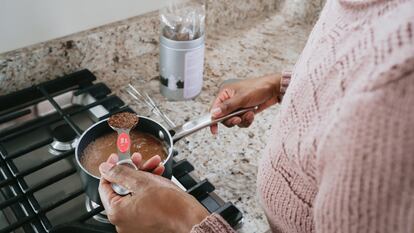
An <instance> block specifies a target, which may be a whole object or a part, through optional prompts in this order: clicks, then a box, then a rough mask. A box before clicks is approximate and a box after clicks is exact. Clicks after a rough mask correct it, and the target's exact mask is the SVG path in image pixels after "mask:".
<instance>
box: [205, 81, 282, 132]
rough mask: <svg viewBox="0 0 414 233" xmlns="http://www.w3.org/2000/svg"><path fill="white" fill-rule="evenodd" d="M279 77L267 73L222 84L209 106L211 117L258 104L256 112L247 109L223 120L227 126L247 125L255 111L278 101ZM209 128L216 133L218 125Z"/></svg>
mask: <svg viewBox="0 0 414 233" xmlns="http://www.w3.org/2000/svg"><path fill="white" fill-rule="evenodd" d="M280 79H281V75H267V76H264V77H261V78H253V79H246V80H242V81H238V82H234V83H230V84H225V85H223V87H222V88H221V89H220V91H219V94H218V96H217V98H216V99H215V100H214V102H213V105H212V107H211V113H212V116H213V118H219V117H222V116H225V115H227V114H229V113H231V112H233V111H236V110H238V109H240V108H248V107H254V106H259V108H258V110H257V111H256V112H253V111H249V112H246V113H244V114H243V115H242V116H236V117H232V118H230V119H228V120H226V121H225V122H223V124H224V125H225V126H227V127H233V126H235V125H237V126H239V127H249V126H250V125H251V124H252V122H253V120H254V114H255V113H259V112H261V111H263V110H264V109H266V108H268V107H270V106H272V105H274V104H276V103H278V102H279V91H280ZM210 130H211V132H212V133H213V134H217V133H218V126H217V125H212V126H211V127H210Z"/></svg>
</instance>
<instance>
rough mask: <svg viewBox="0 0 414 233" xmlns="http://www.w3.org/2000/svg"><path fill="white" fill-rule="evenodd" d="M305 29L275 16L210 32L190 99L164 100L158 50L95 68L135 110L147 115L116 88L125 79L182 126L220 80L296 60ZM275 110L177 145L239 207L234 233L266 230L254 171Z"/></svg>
mask: <svg viewBox="0 0 414 233" xmlns="http://www.w3.org/2000/svg"><path fill="white" fill-rule="evenodd" d="M308 32H309V27H305V26H302V25H287V24H286V22H285V21H284V20H283V18H281V17H280V16H277V15H268V16H266V17H262V18H259V19H255V20H252V21H249V22H247V23H246V22H243V23H240V24H239V25H235V26H234V27H233V28H231V29H230V28H228V29H227V30H222V31H209V33H208V36H207V41H206V58H205V62H206V64H205V72H204V86H203V90H202V93H201V94H200V95H199V96H198V97H197V98H196V99H194V100H192V101H184V102H168V101H166V100H165V98H164V97H163V96H161V94H160V93H159V80H158V78H157V75H158V71H157V69H156V65H157V61H158V54H157V53H152V54H147V55H146V56H145V57H141V58H139V59H136V60H134V59H133V60H124V61H122V62H119V63H118V64H116V65H115V66H112V67H106V68H104V69H102V70H98V72H97V76H98V79H100V80H101V81H103V82H105V83H106V84H107V85H109V86H110V88H111V89H112V90H113V91H114V92H116V93H117V94H118V95H120V96H121V98H122V99H123V100H124V101H126V102H127V103H129V104H130V105H131V106H132V108H133V109H134V110H135V111H137V112H138V113H141V114H144V115H146V114H148V111H147V108H146V107H145V106H144V105H141V104H136V103H135V102H134V101H132V99H131V98H130V97H129V96H128V95H126V94H124V93H122V92H121V91H120V90H121V89H122V88H123V87H124V86H125V85H126V84H127V83H128V82H132V83H133V84H134V86H136V87H137V88H140V89H142V90H146V91H147V92H149V94H150V96H151V97H152V98H153V99H154V100H155V101H156V102H157V103H158V104H159V105H160V108H161V109H162V110H164V111H165V113H166V114H167V115H168V116H169V117H170V118H171V119H172V120H173V121H174V122H175V123H176V124H182V123H184V122H185V121H188V120H190V119H194V118H197V117H198V116H200V115H202V114H204V113H207V111H208V108H209V106H210V104H211V102H212V100H213V98H214V96H215V94H216V92H217V90H218V88H219V85H220V84H221V82H222V81H224V80H226V79H233V78H238V79H245V78H252V77H257V76H261V75H264V74H267V73H272V72H278V71H279V72H280V71H281V70H283V69H290V68H291V67H292V65H293V64H294V62H295V60H296V59H297V58H298V55H299V53H300V51H301V49H302V47H303V45H304V43H305V40H306V38H307V35H308ZM139 63H145V64H147V66H146V67H147V69H146V70H140V69H139V68H137V65H136V64H139ZM141 67H142V66H141ZM114 71H116V73H114ZM277 113H278V108H277V106H274V107H272V108H270V109H269V110H267V111H265V112H264V113H262V114H260V115H258V116H257V118H256V119H255V121H254V123H253V125H252V126H251V127H250V128H248V129H239V128H231V129H227V128H224V127H220V129H219V135H218V136H217V137H213V136H212V135H211V134H210V131H209V130H208V129H204V130H201V131H199V132H197V133H195V134H193V135H191V136H189V137H188V144H186V143H184V142H179V143H177V144H176V148H177V149H178V151H179V152H180V154H179V158H186V159H187V160H189V161H190V162H191V163H192V164H193V165H194V166H195V171H194V174H195V175H196V176H198V177H199V178H201V179H204V178H207V179H209V180H210V181H211V182H212V183H213V184H214V185H215V187H216V192H217V193H218V195H219V196H221V197H222V198H223V199H224V200H226V201H232V202H233V203H234V204H235V205H236V206H237V207H238V208H240V209H241V210H242V212H243V214H244V226H243V227H242V228H241V229H239V232H265V231H266V230H268V225H267V222H266V218H265V216H264V214H263V212H262V210H261V207H260V205H259V203H258V200H257V196H256V174H257V164H258V160H259V158H260V155H261V151H262V149H263V148H264V147H265V144H266V138H267V136H268V135H269V133H270V132H269V131H270V129H271V121H272V119H273V118H274V117H276V116H277ZM155 118H157V117H155Z"/></svg>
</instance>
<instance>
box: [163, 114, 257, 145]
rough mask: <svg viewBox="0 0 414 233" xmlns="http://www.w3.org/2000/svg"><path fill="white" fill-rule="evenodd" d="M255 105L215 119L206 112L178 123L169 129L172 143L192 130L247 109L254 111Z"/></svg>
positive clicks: (220, 120) (223, 119)
mask: <svg viewBox="0 0 414 233" xmlns="http://www.w3.org/2000/svg"><path fill="white" fill-rule="evenodd" d="M257 108H258V107H257V106H256V107H251V108H244V109H240V110H237V111H234V112H232V113H230V114H228V115H226V116H223V117H220V118H217V119H212V117H211V113H209V114H206V115H204V116H202V117H200V118H198V119H196V120H192V121H188V122H186V123H184V124H183V125H179V126H176V127H174V128H172V129H170V133H171V135H172V138H173V141H174V143H175V142H177V141H178V140H180V139H181V138H183V137H186V136H188V135H190V134H192V133H194V132H197V131H199V130H200V129H204V128H205V127H208V126H210V125H213V124H217V123H220V122H222V121H225V120H227V119H229V118H232V117H234V116H238V115H242V114H243V113H246V112H249V111H253V112H254V111H256V110H257Z"/></svg>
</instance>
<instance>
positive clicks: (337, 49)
mask: <svg viewBox="0 0 414 233" xmlns="http://www.w3.org/2000/svg"><path fill="white" fill-rule="evenodd" d="M258 194H259V199H260V200H261V204H262V206H263V208H264V210H265V213H266V216H267V218H268V221H269V224H270V228H271V230H272V232H289V233H290V232H318V233H319V232H320V233H328V232H329V233H331V232H381V233H382V232H383V233H395V232H397V233H402V232H404V233H413V232H414V1H412V0H406V1H403V0H395V1H381V0H370V1H367V0H365V1H364V0H328V1H327V3H326V5H325V7H324V9H323V11H322V12H321V16H320V19H319V21H318V22H317V24H316V25H315V27H314V29H313V31H312V33H311V35H310V37H309V40H308V42H307V44H306V47H305V49H304V50H303V53H302V55H301V57H300V59H299V60H298V62H297V64H296V66H295V69H294V71H293V75H292V78H291V82H290V84H289V87H288V88H287V91H286V94H285V96H284V99H283V102H282V103H281V106H280V114H279V116H278V117H277V118H275V121H274V124H273V136H272V137H271V138H270V140H269V142H268V146H267V149H266V150H265V154H264V156H263V158H262V159H261V163H260V166H259V174H258ZM192 232H193V233H205V232H233V230H232V229H231V228H230V227H229V226H228V225H227V224H226V223H225V221H224V220H223V219H222V218H220V217H219V216H217V215H214V214H213V215H211V216H209V217H208V218H206V219H205V220H204V221H203V222H202V223H200V224H199V225H197V226H194V228H193V230H192Z"/></svg>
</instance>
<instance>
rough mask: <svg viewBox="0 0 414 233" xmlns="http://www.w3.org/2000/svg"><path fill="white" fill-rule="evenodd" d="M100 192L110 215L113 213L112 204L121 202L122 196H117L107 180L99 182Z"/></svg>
mask: <svg viewBox="0 0 414 233" xmlns="http://www.w3.org/2000/svg"><path fill="white" fill-rule="evenodd" d="M98 191H99V196H100V197H101V202H102V204H103V206H104V208H105V210H106V211H107V213H109V214H110V212H111V211H112V208H111V203H115V202H117V201H119V200H120V199H121V198H122V196H119V195H118V194H116V193H115V192H114V190H113V189H112V186H111V183H110V182H109V181H107V180H105V179H101V180H100V181H99V188H98Z"/></svg>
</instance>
